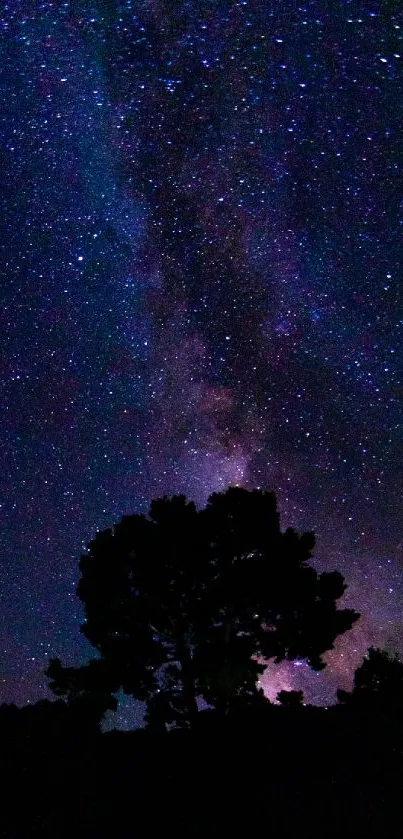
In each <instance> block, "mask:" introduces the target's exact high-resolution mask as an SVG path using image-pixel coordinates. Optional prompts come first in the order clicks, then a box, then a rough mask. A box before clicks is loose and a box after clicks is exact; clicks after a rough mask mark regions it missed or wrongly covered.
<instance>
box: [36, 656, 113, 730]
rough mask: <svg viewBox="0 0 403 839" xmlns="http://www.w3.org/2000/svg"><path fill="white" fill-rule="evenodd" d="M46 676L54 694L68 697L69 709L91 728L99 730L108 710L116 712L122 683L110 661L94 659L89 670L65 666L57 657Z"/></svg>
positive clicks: (87, 667)
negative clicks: (100, 722) (117, 696)
mask: <svg viewBox="0 0 403 839" xmlns="http://www.w3.org/2000/svg"><path fill="white" fill-rule="evenodd" d="M45 673H46V675H47V676H48V678H49V679H50V684H49V687H50V689H51V690H52V691H53V693H55V694H56V696H64V697H66V700H67V705H68V707H69V708H70V709H71V710H72V711H73V712H74V713H75V715H76V716H77V718H80V719H81V721H84V722H85V723H86V724H87V725H90V726H92V727H98V724H99V721H100V720H101V719H102V718H103V717H104V716H105V713H106V711H108V710H111V711H116V708H117V701H116V698H115V696H114V693H116V692H117V691H118V689H119V682H118V680H117V678H116V677H114V675H113V671H112V669H111V667H110V666H109V664H108V663H107V662H106V661H104V660H102V659H92V660H91V661H90V662H89V663H88V664H87V665H86V666H85V667H63V665H62V663H61V661H60V659H59V658H53V659H51V661H50V662H49V666H48V668H47V670H46V671H45Z"/></svg>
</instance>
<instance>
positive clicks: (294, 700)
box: [276, 690, 304, 708]
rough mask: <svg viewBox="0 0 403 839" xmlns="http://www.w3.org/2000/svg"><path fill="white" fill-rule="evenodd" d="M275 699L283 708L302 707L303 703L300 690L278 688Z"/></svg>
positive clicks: (302, 695)
mask: <svg viewBox="0 0 403 839" xmlns="http://www.w3.org/2000/svg"><path fill="white" fill-rule="evenodd" d="M276 699H277V702H279V703H280V705H282V706H283V708H302V706H303V704H304V694H303V691H302V690H280V692H279V693H278V694H277V696H276Z"/></svg>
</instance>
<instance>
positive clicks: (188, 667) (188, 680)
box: [179, 646, 199, 728]
mask: <svg viewBox="0 0 403 839" xmlns="http://www.w3.org/2000/svg"><path fill="white" fill-rule="evenodd" d="M179 660H180V662H181V668H182V672H181V677H182V683H183V692H184V696H185V699H186V705H187V714H188V720H189V723H190V727H191V728H193V727H194V725H195V722H196V719H197V716H198V713H199V708H198V705H197V697H196V688H195V681H194V676H193V663H192V657H191V655H190V652H189V649H188V647H187V646H183V647H182V649H181V650H180V659H179Z"/></svg>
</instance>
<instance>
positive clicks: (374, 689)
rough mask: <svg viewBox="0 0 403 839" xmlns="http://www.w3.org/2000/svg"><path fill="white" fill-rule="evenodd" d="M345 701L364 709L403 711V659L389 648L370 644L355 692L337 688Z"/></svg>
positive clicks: (357, 674) (359, 671)
mask: <svg viewBox="0 0 403 839" xmlns="http://www.w3.org/2000/svg"><path fill="white" fill-rule="evenodd" d="M337 699H338V701H339V703H340V704H341V705H348V706H350V707H352V708H359V709H363V710H378V711H385V712H399V713H400V714H401V713H402V711H403V662H401V661H400V659H399V657H398V656H397V655H391V654H390V653H388V652H387V651H386V650H381V649H378V648H375V647H369V649H368V652H367V655H366V656H365V658H364V660H363V662H362V664H361V665H360V666H359V667H358V668H357V670H356V671H355V675H354V688H353V690H352V692H351V693H350V692H348V691H345V690H338V691H337Z"/></svg>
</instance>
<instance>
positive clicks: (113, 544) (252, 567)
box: [50, 488, 358, 727]
mask: <svg viewBox="0 0 403 839" xmlns="http://www.w3.org/2000/svg"><path fill="white" fill-rule="evenodd" d="M314 541H315V540H314V535H313V534H312V533H304V534H302V535H298V534H297V533H296V532H295V531H294V530H291V529H288V530H286V531H285V533H282V532H281V530H280V524H279V514H278V511H277V504H276V497H275V495H274V493H270V492H262V491H260V490H259V491H253V492H249V491H247V490H245V489H240V488H230V489H229V490H228V491H227V492H226V493H223V494H219V493H217V494H214V495H212V496H211V497H210V499H209V501H208V503H207V506H206V508H205V509H203V510H201V511H197V510H196V507H195V505H194V504H193V503H192V502H188V501H187V500H186V498H185V497H184V496H176V497H173V498H161V499H158V500H157V501H154V502H153V503H152V504H151V507H150V512H149V516H148V517H147V516H145V515H132V516H125V517H124V518H123V519H122V520H121V521H120V522H119V523H118V524H116V525H115V526H114V527H113V528H111V529H109V530H104V531H102V532H100V533H98V534H97V536H96V537H95V539H94V540H93V541H92V542H91V543H90V544H89V550H88V553H87V554H85V555H84V556H83V557H82V558H81V561H80V569H81V580H80V583H79V586H78V595H79V597H80V598H81V600H82V601H83V603H84V606H85V613H86V621H85V623H84V625H83V626H82V631H83V633H84V634H85V636H86V637H87V638H88V640H89V641H90V642H91V644H93V646H94V647H95V648H96V649H97V651H98V653H99V654H100V656H101V661H102V662H103V665H104V669H103V670H102V668H100V665H99V662H91V665H90V668H91V667H92V669H93V672H94V673H95V669H94V668H95V667H97V668H98V669H97V670H96V672H97V677H96V678H97V679H99V681H98V683H97V685H98V687H97V688H96V690H99V689H100V686H101V685H103V690H104V694H108V691H110V690H111V688H113V689H116V686H118V687H122V689H123V690H124V691H125V692H126V693H127V694H131V695H133V696H134V697H136V698H137V699H140V700H146V701H147V705H148V719H149V721H152V723H153V725H154V726H156V727H158V726H159V725H161V726H162V725H165V723H175V724H177V725H182V726H183V725H185V726H186V725H192V724H194V722H195V719H196V716H197V713H198V701H199V699H200V698H202V699H203V700H204V701H205V702H207V703H208V704H210V705H212V706H214V707H216V708H217V709H219V710H220V709H221V710H222V711H224V712H227V711H228V710H229V709H230V707H231V706H232V705H233V704H234V703H235V704H237V703H238V704H239V703H242V702H243V703H246V704H248V703H250V702H251V701H253V698H254V697H255V696H256V693H257V687H256V682H257V679H258V676H259V674H260V673H261V672H262V671H263V669H264V666H265V665H264V661H265V660H267V659H269V658H274V659H275V660H276V661H281V660H283V659H285V658H288V659H295V658H306V659H307V661H308V662H309V663H310V664H311V666H312V667H314V668H316V669H321V668H323V667H324V666H325V665H324V662H323V659H322V656H323V654H324V653H325V652H326V651H327V650H328V649H331V648H332V646H333V643H334V640H335V638H336V637H337V636H338V635H340V634H341V633H343V632H345V631H346V630H347V629H350V627H351V626H352V624H353V623H354V622H355V621H356V620H357V618H358V615H357V613H355V612H353V611H352V610H349V609H341V610H340V609H337V606H336V601H337V600H338V599H339V598H340V597H341V595H342V594H343V592H344V590H345V584H344V579H343V577H342V575H341V574H339V573H338V572H332V573H324V574H318V573H317V572H316V570H315V569H314V568H312V567H311V566H310V565H309V564H308V560H309V559H310V558H311V556H312V549H313V547H314ZM50 675H51V676H52V677H53V679H54V682H53V689H56V690H58V691H59V693H64V695H65V694H66V679H65V676H64V675H63V668H61V667H60V665H57V668H56V669H55V667H53V671H52V673H50ZM88 675H89V674H87V676H88ZM87 676H79V679H80V678H84V681H85V680H87V681H86V684H89V681H88V678H87ZM73 677H74V678H75V676H74V673H73V669H72V668H70V669H69V672H68V679H67V681H68V682H69V680H70V682H69V683H70V684H73V683H74V678H73ZM72 680H73V681H72ZM71 689H72V688H71V687H70V688H69V690H70V691H71ZM74 689H75V688H74ZM101 693H102V690H101Z"/></svg>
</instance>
